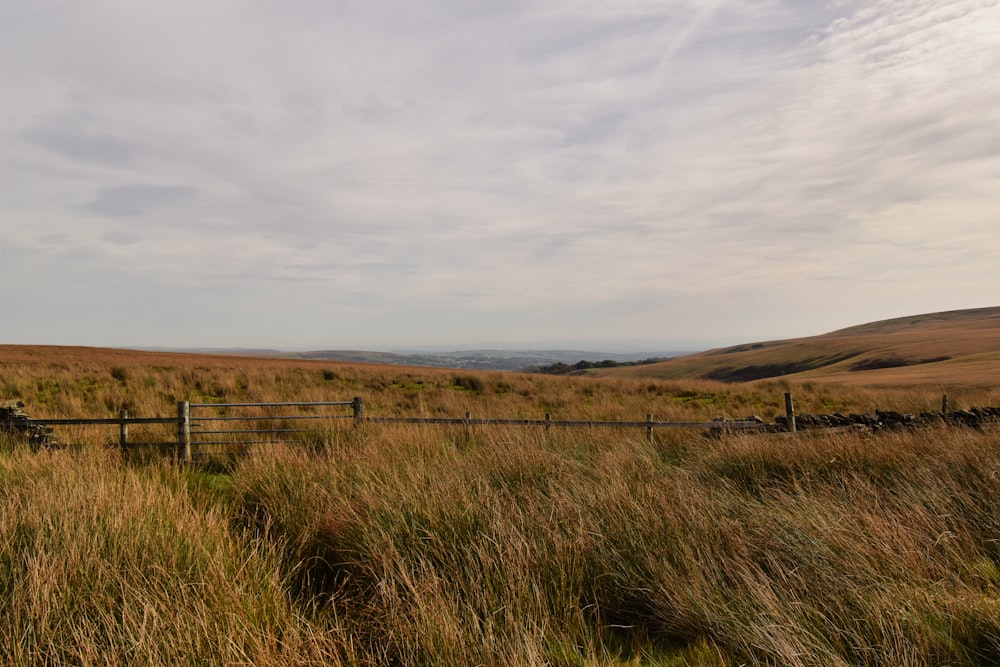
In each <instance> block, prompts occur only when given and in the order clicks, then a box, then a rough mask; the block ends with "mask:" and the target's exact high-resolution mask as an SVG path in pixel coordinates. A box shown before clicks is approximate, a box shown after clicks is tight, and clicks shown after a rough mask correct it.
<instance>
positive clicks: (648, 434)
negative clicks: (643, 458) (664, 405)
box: [646, 413, 653, 442]
mask: <svg viewBox="0 0 1000 667" xmlns="http://www.w3.org/2000/svg"><path fill="white" fill-rule="evenodd" d="M646 423H647V424H649V426H647V427H646V440H649V441H650V442H653V414H652V413H647V414H646Z"/></svg>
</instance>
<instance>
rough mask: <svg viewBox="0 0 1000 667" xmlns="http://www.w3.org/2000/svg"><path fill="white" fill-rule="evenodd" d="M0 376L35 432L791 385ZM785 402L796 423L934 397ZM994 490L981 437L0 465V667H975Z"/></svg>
mask: <svg viewBox="0 0 1000 667" xmlns="http://www.w3.org/2000/svg"><path fill="white" fill-rule="evenodd" d="M0 361H2V364H3V365H2V366H0V387H2V388H3V392H4V394H5V396H4V397H17V398H21V399H22V400H24V401H25V402H26V403H27V407H28V411H29V412H31V413H32V414H37V415H39V416H51V417H63V416H65V417H77V416H103V415H113V414H117V410H118V409H119V407H120V406H121V405H122V404H123V403H127V404H128V405H129V406H130V409H131V410H132V411H133V413H134V414H139V415H153V414H171V413H172V411H173V409H174V402H175V401H176V400H178V399H180V398H188V399H191V400H196V399H197V397H198V396H205V397H211V398H218V399H225V400H271V401H279V400H331V399H332V400H340V399H349V398H350V397H351V396H354V395H360V396H363V397H364V400H365V403H366V406H367V409H368V411H369V412H370V413H372V414H400V413H406V414H418V415H427V416H461V415H463V414H464V413H465V411H467V410H468V411H470V412H472V413H473V414H474V415H482V416H494V417H500V416H509V417H536V416H539V414H540V413H544V412H551V413H552V414H553V416H554V417H555V418H570V419H572V418H595V419H604V418H608V419H615V418H624V419H635V418H637V417H638V418H639V419H641V418H642V416H643V415H644V414H645V413H647V412H649V413H654V414H655V415H657V417H658V418H665V419H679V420H700V419H705V418H708V419H711V418H712V417H715V416H719V415H723V414H724V415H727V416H730V417H739V416H744V415H745V414H750V413H763V414H765V416H766V413H767V412H768V411H770V412H773V413H776V412H780V411H782V410H783V405H782V392H783V391H785V390H787V389H788V388H789V387H792V386H793V385H790V384H789V383H787V382H784V381H766V382H758V383H753V384H751V385H740V386H733V385H723V384H719V383H711V382H685V383H680V382H670V381H663V380H649V379H606V378H594V377H572V378H554V377H543V376H531V375H521V374H501V373H470V372H464V371H461V372H460V371H449V370H429V369H415V368H396V367H365V366H358V365H347V364H332V363H328V362H305V361H300V360H295V361H288V360H273V359H250V358H236V357H204V356H198V355H168V354H147V353H133V352H122V351H104V350H90V349H82V348H75V349H67V348H10V347H8V348H3V349H0ZM794 391H795V395H796V401H797V404H798V407H799V409H800V410H802V411H833V410H840V411H843V412H850V411H870V410H872V409H874V408H875V407H880V408H883V409H896V410H900V411H904V412H919V411H921V410H923V409H933V408H935V407H937V406H938V405H939V401H940V394H939V392H938V389H937V388H935V389H933V390H920V391H916V390H913V389H909V390H906V389H901V388H889V389H886V388H882V389H873V388H865V387H843V386H831V385H827V384H821V383H817V382H814V383H804V384H801V385H794ZM949 393H950V394H951V396H952V401H953V404H954V403H958V404H964V405H966V406H968V405H995V404H997V403H996V400H995V399H996V395H995V393H994V390H992V389H990V388H982V387H979V388H976V387H972V388H965V389H952V390H951V391H950V392H949ZM92 442H93V443H95V444H101V443H102V442H103V441H102V439H101V437H100V436H95V437H94V439H93V440H92ZM997 470H1000V435H998V433H997V432H995V431H992V430H985V431H974V430H935V429H923V430H914V431H907V432H902V433H889V434H878V435H865V434H859V433H846V434H845V433H841V434H836V435H830V434H819V435H814V436H810V437H808V438H803V437H798V438H793V437H787V436H781V435H773V436H754V437H751V436H739V435H736V436H732V437H726V438H722V439H718V440H707V439H705V438H703V437H702V436H701V434H700V433H698V432H691V431H663V432H657V437H656V439H655V440H654V441H653V442H649V441H647V440H646V439H645V434H644V433H643V432H642V431H641V430H640V431H632V432H626V431H613V430H597V429H594V430H590V429H583V430H573V431H559V430H553V431H552V432H551V433H546V432H545V431H543V430H541V429H524V428H506V429H494V428H479V427H474V428H471V429H464V428H463V429H447V428H436V427H424V426H412V425H411V426H388V425H386V426H377V425H368V426H365V427H363V428H348V427H344V428H335V429H332V430H330V431H328V432H327V433H325V434H324V439H323V442H322V443H321V446H320V447H316V448H310V449H309V450H308V451H306V450H304V449H303V448H301V447H295V446H283V447H273V448H270V449H267V450H262V451H261V452H260V454H259V455H258V456H253V457H249V458H247V459H245V460H243V461H241V462H239V463H237V464H235V465H234V466H233V467H232V469H230V470H227V471H226V472H223V473H209V472H206V471H204V470H199V469H197V468H178V467H174V466H171V465H169V464H168V463H164V462H160V461H152V462H146V463H137V462H133V463H127V462H123V461H122V460H121V459H120V457H118V456H117V454H116V453H115V452H114V450H112V449H107V448H102V447H99V446H90V447H84V448H82V449H80V450H74V451H57V452H46V453H39V454H33V453H31V452H29V451H26V448H25V447H23V446H21V445H18V444H17V443H15V442H7V443H3V442H0V591H2V593H3V594H2V595H0V618H3V619H4V621H5V622H4V623H3V624H0V663H2V664H11V665H43V664H45V665H47V664H98V663H100V664H111V665H134V664H191V665H194V664H251V663H252V664H264V665H268V664H270V665H319V664H333V665H338V664H343V665H373V666H374V665H386V664H397V665H437V664H463V665H464V664H469V665H472V664H482V665H504V666H507V665H510V666H514V665H518V666H520V665H543V664H551V665H609V666H610V665H734V666H735V665H740V664H756V665H793V666H807V665H808V666H811V665H887V664H892V665H904V666H907V665H910V666H914V667H915V666H918V665H920V666H922V665H992V664H997V662H998V660H1000V604H998V603H997V602H996V600H998V599H1000V549H998V548H997V545H998V544H1000V504H998V503H997V502H996V499H997V498H998V497H1000V476H998V475H997Z"/></svg>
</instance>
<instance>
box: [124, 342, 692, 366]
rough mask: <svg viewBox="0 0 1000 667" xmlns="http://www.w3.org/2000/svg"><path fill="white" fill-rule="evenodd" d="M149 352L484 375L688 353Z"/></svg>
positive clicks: (541, 351)
mask: <svg viewBox="0 0 1000 667" xmlns="http://www.w3.org/2000/svg"><path fill="white" fill-rule="evenodd" d="M143 350H144V351H148V352H182V353H187V354H208V355H227V356H228V355H237V356H242V357H272V358H281V359H317V360H322V361H342V362H346V363H355V364H383V365H390V366H424V367H428V368H456V369H468V370H482V371H534V370H537V369H539V368H541V367H545V366H551V365H553V364H568V365H572V364H576V363H578V362H582V361H586V362H601V361H608V360H610V361H614V362H616V363H621V364H629V363H635V362H637V361H642V360H645V359H649V358H650V357H664V358H665V357H676V356H679V355H682V354H687V353H688V352H689V350H685V351H670V352H658V353H646V352H640V353H624V354H620V353H614V352H594V351H592V350H591V351H586V350H500V349H497V350H461V351H454V352H380V351H374V350H313V351H308V352H289V351H283V350H274V349H268V348H219V347H206V348H143Z"/></svg>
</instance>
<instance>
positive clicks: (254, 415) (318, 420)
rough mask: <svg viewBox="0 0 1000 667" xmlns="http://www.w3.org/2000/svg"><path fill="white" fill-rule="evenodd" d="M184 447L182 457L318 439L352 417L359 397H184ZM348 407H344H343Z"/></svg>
mask: <svg viewBox="0 0 1000 667" xmlns="http://www.w3.org/2000/svg"><path fill="white" fill-rule="evenodd" d="M184 405H186V406H187V410H188V411H189V414H188V415H183V414H182V415H181V420H182V422H181V423H183V422H185V421H186V422H187V423H188V424H189V425H190V435H189V438H187V440H188V442H189V443H190V448H189V449H188V452H185V455H182V456H183V457H184V458H204V457H209V456H213V455H239V454H247V453H250V452H251V451H253V449H254V448H255V447H256V446H258V445H269V444H276V443H296V442H301V443H303V444H313V445H318V444H322V443H323V442H325V441H326V439H327V437H328V434H329V432H330V431H331V430H332V429H333V428H335V427H336V425H337V423H338V422H339V421H340V420H343V419H358V418H359V417H360V413H361V401H360V399H354V400H353V401H312V402H295V403H291V402H289V403H186V404H184ZM345 408H348V409H349V410H350V411H349V412H348V411H346V410H345Z"/></svg>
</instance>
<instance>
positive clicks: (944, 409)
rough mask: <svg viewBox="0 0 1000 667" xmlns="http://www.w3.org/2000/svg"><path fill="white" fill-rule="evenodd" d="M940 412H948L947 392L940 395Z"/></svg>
mask: <svg viewBox="0 0 1000 667" xmlns="http://www.w3.org/2000/svg"><path fill="white" fill-rule="evenodd" d="M941 414H944V415H946V414H948V394H945V395H944V396H942V397H941Z"/></svg>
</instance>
